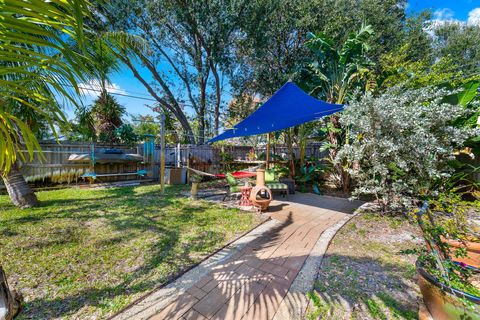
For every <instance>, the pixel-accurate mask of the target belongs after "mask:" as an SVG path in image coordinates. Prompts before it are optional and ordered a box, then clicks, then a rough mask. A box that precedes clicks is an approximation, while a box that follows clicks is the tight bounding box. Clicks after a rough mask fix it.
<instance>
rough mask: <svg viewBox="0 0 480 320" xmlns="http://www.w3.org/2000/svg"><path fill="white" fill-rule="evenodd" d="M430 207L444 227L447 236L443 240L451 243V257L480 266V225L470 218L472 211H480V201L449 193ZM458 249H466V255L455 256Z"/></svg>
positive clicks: (439, 197)
mask: <svg viewBox="0 0 480 320" xmlns="http://www.w3.org/2000/svg"><path fill="white" fill-rule="evenodd" d="M430 207H431V210H432V211H433V212H435V213H436V216H437V217H438V220H439V224H441V225H442V227H443V228H444V231H445V232H444V233H445V236H444V237H442V238H441V241H442V242H445V243H447V244H448V245H449V248H450V252H449V254H450V257H451V258H452V259H453V260H454V261H457V262H462V263H465V264H467V265H469V266H472V267H475V268H480V234H479V231H480V230H479V227H480V226H479V225H478V224H476V223H473V222H472V219H470V216H471V215H472V213H474V212H478V211H480V203H479V202H478V201H464V200H463V199H462V198H461V194H457V193H448V194H440V195H439V196H438V197H436V199H435V200H434V201H432V202H431V203H430ZM457 250H464V251H465V255H462V256H455V254H454V253H455V252H456V251H457Z"/></svg>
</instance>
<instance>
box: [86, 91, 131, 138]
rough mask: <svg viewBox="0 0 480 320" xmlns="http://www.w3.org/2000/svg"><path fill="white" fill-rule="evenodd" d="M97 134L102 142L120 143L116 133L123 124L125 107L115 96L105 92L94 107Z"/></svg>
mask: <svg viewBox="0 0 480 320" xmlns="http://www.w3.org/2000/svg"><path fill="white" fill-rule="evenodd" d="M91 113H92V118H93V119H94V126H95V133H96V135H97V137H98V140H99V141H101V142H119V138H118V136H117V134H116V132H115V130H117V128H119V127H120V126H121V125H122V124H123V121H122V116H123V114H124V113H125V107H123V106H122V105H120V104H119V103H118V101H117V99H115V97H114V96H112V95H111V94H109V93H108V92H106V91H104V92H102V93H101V94H100V96H99V97H98V99H97V100H95V102H94V104H93V106H92V110H91Z"/></svg>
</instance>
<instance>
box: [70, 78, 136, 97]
mask: <svg viewBox="0 0 480 320" xmlns="http://www.w3.org/2000/svg"><path fill="white" fill-rule="evenodd" d="M78 87H79V88H80V92H81V93H82V94H83V95H85V96H87V97H91V98H96V97H98V95H99V94H100V90H101V85H100V81H98V80H90V81H89V82H86V83H80V84H78ZM107 92H110V93H120V94H126V93H127V92H126V91H125V90H124V89H122V88H121V87H120V86H119V85H118V84H116V83H108V84H107Z"/></svg>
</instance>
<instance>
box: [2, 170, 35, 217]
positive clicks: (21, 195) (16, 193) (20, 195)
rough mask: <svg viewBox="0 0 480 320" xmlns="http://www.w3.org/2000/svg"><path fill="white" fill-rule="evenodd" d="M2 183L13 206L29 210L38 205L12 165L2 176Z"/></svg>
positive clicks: (20, 175) (33, 195) (33, 194)
mask: <svg viewBox="0 0 480 320" xmlns="http://www.w3.org/2000/svg"><path fill="white" fill-rule="evenodd" d="M2 179H3V183H4V184H5V187H6V188H7V192H8V195H9V196H10V199H11V200H12V202H13V204H14V205H16V206H17V207H20V208H30V207H33V206H35V205H37V204H38V200H37V196H35V193H33V190H32V189H31V188H30V186H29V185H28V184H27V182H26V181H25V179H24V178H23V175H22V173H21V172H20V171H19V170H18V166H17V163H14V164H13V165H12V167H11V168H10V171H9V172H8V174H7V175H2Z"/></svg>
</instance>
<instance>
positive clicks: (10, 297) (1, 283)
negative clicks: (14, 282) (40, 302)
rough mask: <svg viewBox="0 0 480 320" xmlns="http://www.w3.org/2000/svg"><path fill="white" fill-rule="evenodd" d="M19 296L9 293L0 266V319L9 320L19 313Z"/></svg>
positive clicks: (12, 292) (13, 292) (5, 277)
mask: <svg viewBox="0 0 480 320" xmlns="http://www.w3.org/2000/svg"><path fill="white" fill-rule="evenodd" d="M21 301H22V299H21V296H20V295H18V294H17V293H16V292H15V291H10V288H9V287H8V282H7V276H6V275H5V272H3V268H2V266H0V319H5V320H11V319H13V317H15V316H16V315H17V314H18V312H19V311H20V307H21Z"/></svg>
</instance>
